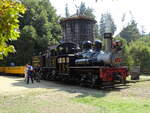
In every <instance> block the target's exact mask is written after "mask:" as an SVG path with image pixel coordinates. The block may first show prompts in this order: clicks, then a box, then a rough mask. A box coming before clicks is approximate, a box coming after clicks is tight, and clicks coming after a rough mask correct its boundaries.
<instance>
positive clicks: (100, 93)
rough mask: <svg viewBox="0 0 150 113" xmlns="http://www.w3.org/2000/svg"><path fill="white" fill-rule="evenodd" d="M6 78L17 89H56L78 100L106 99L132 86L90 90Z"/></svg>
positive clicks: (14, 77) (11, 77) (51, 82)
mask: <svg viewBox="0 0 150 113" xmlns="http://www.w3.org/2000/svg"><path fill="white" fill-rule="evenodd" d="M4 77H6V78H10V79H13V82H12V83H11V84H12V85H13V86H15V87H25V88H32V89H34V88H46V89H54V90H55V91H63V92H68V93H70V94H77V96H76V97H77V98H78V97H79V98H81V97H87V96H92V97H96V98H100V97H104V96H106V95H107V94H108V93H110V92H112V91H117V92H118V91H120V90H123V89H126V88H129V87H130V85H126V86H122V85H120V86H119V85H118V86H115V87H113V88H112V87H111V88H89V87H81V86H78V85H70V84H65V83H62V82H55V81H44V80H41V82H36V81H34V83H33V84H32V83H31V81H30V82H29V84H26V83H25V81H24V78H23V77H19V76H4Z"/></svg>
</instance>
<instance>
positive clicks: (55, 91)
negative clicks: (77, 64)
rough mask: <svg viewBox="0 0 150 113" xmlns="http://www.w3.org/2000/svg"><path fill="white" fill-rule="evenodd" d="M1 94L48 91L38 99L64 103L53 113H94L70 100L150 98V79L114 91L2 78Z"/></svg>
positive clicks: (7, 77)
mask: <svg viewBox="0 0 150 113" xmlns="http://www.w3.org/2000/svg"><path fill="white" fill-rule="evenodd" d="M0 84H1V85H0V94H1V95H7V94H9V95H10V94H17V93H19V92H26V91H31V90H37V89H39V90H43V89H45V90H48V91H49V92H50V93H49V94H48V95H39V96H38V98H39V97H40V98H45V97H46V98H47V96H49V97H48V98H49V99H50V100H51V101H52V102H53V103H57V104H62V103H63V106H62V107H63V108H60V107H58V108H56V107H54V108H52V111H53V113H60V112H61V113H62V111H61V110H62V109H64V111H65V112H64V113H70V111H71V113H93V112H95V111H94V107H91V106H88V105H86V104H80V103H72V102H71V103H68V101H66V100H69V99H70V98H73V97H78V96H80V97H81V96H88V95H92V96H96V95H97V94H98V95H100V94H101V96H106V95H118V94H119V95H122V96H131V95H132V96H136V97H138V98H150V87H149V86H150V79H143V80H141V81H140V82H132V83H129V84H127V85H126V86H119V87H117V88H113V89H106V90H102V89H91V88H85V87H80V86H74V85H67V84H63V83H59V82H52V81H43V80H42V81H41V82H40V83H37V82H34V83H33V84H32V83H31V81H30V83H29V84H26V83H25V82H24V78H23V77H15V76H0Z"/></svg>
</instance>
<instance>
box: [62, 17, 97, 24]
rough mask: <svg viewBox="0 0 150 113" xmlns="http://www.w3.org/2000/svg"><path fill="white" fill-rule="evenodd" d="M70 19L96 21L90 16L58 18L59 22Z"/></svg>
mask: <svg viewBox="0 0 150 113" xmlns="http://www.w3.org/2000/svg"><path fill="white" fill-rule="evenodd" d="M71 20H88V21H93V22H94V23H96V20H95V19H94V18H90V17H87V16H72V17H69V18H64V19H62V20H60V24H62V23H63V22H66V21H71Z"/></svg>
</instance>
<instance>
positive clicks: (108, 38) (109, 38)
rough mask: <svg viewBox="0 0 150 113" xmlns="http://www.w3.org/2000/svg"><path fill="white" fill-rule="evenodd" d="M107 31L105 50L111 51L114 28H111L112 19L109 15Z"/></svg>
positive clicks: (105, 34) (106, 25)
mask: <svg viewBox="0 0 150 113" xmlns="http://www.w3.org/2000/svg"><path fill="white" fill-rule="evenodd" d="M105 21H106V24H105V33H104V45H105V51H106V52H111V49H112V30H111V21H110V19H109V17H108V16H107V19H106V20H105Z"/></svg>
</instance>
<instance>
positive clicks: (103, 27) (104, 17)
mask: <svg viewBox="0 0 150 113" xmlns="http://www.w3.org/2000/svg"><path fill="white" fill-rule="evenodd" d="M108 21H109V22H110V24H111V25H110V27H111V28H110V29H111V32H112V34H114V33H115V31H116V29H117V28H116V25H115V23H114V20H113V18H112V16H111V14H110V13H106V14H102V15H101V20H100V35H101V37H103V35H104V33H105V32H106V31H105V30H106V26H107V24H108Z"/></svg>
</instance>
